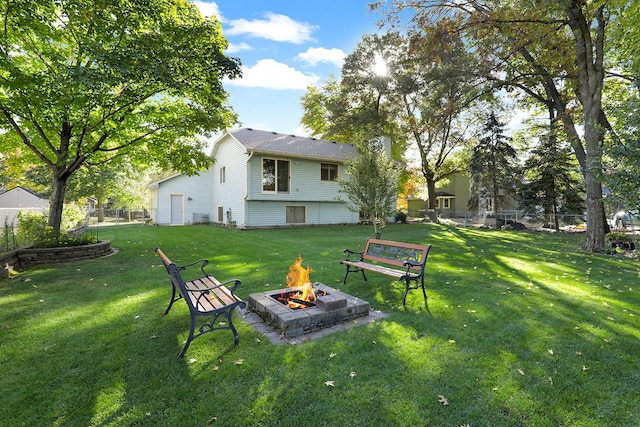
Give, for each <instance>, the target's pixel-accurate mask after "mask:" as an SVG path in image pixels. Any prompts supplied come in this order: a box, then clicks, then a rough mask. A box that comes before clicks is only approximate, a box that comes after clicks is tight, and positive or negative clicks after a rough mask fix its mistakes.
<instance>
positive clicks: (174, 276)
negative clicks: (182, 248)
mask: <svg viewBox="0 0 640 427" xmlns="http://www.w3.org/2000/svg"><path fill="white" fill-rule="evenodd" d="M156 253H157V254H158V256H159V257H160V259H161V260H162V263H163V264H164V268H166V269H167V274H169V278H170V279H171V283H173V286H174V287H175V288H176V291H178V292H179V293H180V295H182V296H183V297H184V296H185V293H186V286H185V284H184V280H183V279H182V276H181V275H180V270H179V269H178V266H177V265H176V264H175V263H174V262H173V261H171V260H170V259H169V257H168V256H167V255H165V253H164V252H162V249H160V248H156Z"/></svg>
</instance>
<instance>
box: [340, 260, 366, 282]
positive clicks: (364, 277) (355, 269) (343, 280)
mask: <svg viewBox="0 0 640 427" xmlns="http://www.w3.org/2000/svg"><path fill="white" fill-rule="evenodd" d="M350 267H351V266H349V265H347V272H346V273H344V279H342V284H343V285H346V284H347V276H348V275H349V273H357V272H358V271H361V272H362V278H363V279H364V281H365V282H366V281H367V276H365V275H364V270H363V269H362V268H358V267H353V269H351V268H350Z"/></svg>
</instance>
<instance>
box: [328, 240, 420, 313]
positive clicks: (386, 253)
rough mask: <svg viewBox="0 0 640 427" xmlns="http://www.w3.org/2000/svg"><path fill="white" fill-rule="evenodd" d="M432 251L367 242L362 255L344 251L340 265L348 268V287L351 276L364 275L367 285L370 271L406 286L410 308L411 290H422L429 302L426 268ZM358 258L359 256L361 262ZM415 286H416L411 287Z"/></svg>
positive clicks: (417, 247)
mask: <svg viewBox="0 0 640 427" xmlns="http://www.w3.org/2000/svg"><path fill="white" fill-rule="evenodd" d="M430 250H431V245H427V246H424V245H416V244H413V243H404V242H394V241H391V240H378V239H367V244H366V245H365V247H364V250H363V251H361V252H356V251H352V250H349V249H345V250H344V253H345V254H346V258H345V259H343V260H342V261H340V263H341V264H344V265H346V267H347V272H346V273H345V275H344V279H343V280H342V284H343V285H344V284H346V283H347V276H348V275H349V273H357V272H362V278H363V279H364V280H365V281H366V280H367V276H365V274H364V271H365V270H369V271H374V272H376V273H380V274H384V275H386V276H390V277H394V278H396V279H398V280H401V281H403V282H404V284H405V290H404V295H403V297H402V304H403V305H406V301H407V293H408V292H409V289H418V288H422V294H423V295H424V298H425V300H426V298H427V293H426V291H425V288H424V268H425V264H426V262H427V257H428V256H429V251H430ZM355 256H357V259H356V257H355ZM390 266H395V267H403V269H402V270H399V269H397V268H394V267H390ZM412 283H413V286H412V285H411V284H412Z"/></svg>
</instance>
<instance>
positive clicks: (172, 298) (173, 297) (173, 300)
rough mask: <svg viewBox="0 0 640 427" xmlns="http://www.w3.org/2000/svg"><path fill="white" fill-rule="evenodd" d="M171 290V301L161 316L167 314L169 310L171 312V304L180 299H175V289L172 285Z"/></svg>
mask: <svg viewBox="0 0 640 427" xmlns="http://www.w3.org/2000/svg"><path fill="white" fill-rule="evenodd" d="M171 289H172V290H173V292H172V293H171V301H170V302H169V306H168V307H167V309H166V310H165V311H164V313H162V315H163V316H166V315H167V314H169V310H171V306H172V305H173V303H174V302H176V301H177V300H179V299H180V297H178V298H176V287H175V286H173V284H172V286H171Z"/></svg>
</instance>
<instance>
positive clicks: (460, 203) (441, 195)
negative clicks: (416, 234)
mask: <svg viewBox="0 0 640 427" xmlns="http://www.w3.org/2000/svg"><path fill="white" fill-rule="evenodd" d="M471 196H472V194H471V184H470V180H469V177H468V176H467V175H465V174H456V175H454V176H453V177H451V178H450V179H449V181H448V183H447V185H444V186H440V185H438V184H436V213H437V214H438V217H441V218H466V217H469V216H470V215H471V216H476V215H479V216H481V217H483V218H484V219H486V216H487V215H492V214H494V213H495V212H494V209H493V206H494V203H493V198H485V197H478V203H477V205H476V206H471V207H470V206H469V200H470V199H471V198H472V197H471ZM407 207H408V208H407V210H408V214H409V216H417V217H426V216H427V213H428V207H429V202H428V201H427V200H423V199H416V198H414V199H409V200H408V201H407ZM501 207H502V208H501V211H502V213H505V212H512V211H513V212H515V210H516V208H517V203H516V201H515V199H514V197H513V196H507V197H505V200H503V201H502V203H501ZM484 219H483V220H484Z"/></svg>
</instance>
